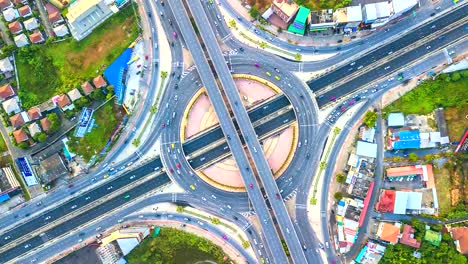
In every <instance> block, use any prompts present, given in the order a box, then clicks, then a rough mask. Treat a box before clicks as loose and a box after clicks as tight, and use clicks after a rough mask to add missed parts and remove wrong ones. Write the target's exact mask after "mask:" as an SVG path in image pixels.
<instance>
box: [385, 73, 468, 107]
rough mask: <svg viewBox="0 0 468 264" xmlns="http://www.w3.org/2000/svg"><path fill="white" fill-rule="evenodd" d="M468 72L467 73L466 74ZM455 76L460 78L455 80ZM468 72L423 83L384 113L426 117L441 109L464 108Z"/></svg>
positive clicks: (467, 96) (442, 76)
mask: <svg viewBox="0 0 468 264" xmlns="http://www.w3.org/2000/svg"><path fill="white" fill-rule="evenodd" d="M465 72H466V73H465ZM454 76H458V77H457V78H454ZM467 98H468V71H461V72H455V73H452V74H450V75H446V74H441V75H439V77H438V78H437V79H436V80H433V81H432V80H429V81H425V82H422V83H421V84H420V85H419V86H418V87H416V88H415V89H413V90H412V91H410V92H408V93H406V94H405V95H403V96H402V97H401V98H399V99H398V100H396V101H395V102H393V103H392V104H390V105H389V106H387V107H385V109H384V112H385V113H390V112H403V113H404V114H405V115H408V114H421V115H425V114H428V113H431V112H432V111H434V109H436V108H439V107H444V108H448V107H455V108H458V109H460V108H463V107H466V105H467V104H468V101H467Z"/></svg>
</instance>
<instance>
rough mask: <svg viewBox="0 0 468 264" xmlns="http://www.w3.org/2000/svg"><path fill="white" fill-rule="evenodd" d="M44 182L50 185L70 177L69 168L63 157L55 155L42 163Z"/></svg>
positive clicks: (41, 175)
mask: <svg viewBox="0 0 468 264" xmlns="http://www.w3.org/2000/svg"><path fill="white" fill-rule="evenodd" d="M40 167H41V174H40V177H41V179H42V182H44V183H49V182H52V181H54V180H56V179H58V178H60V177H65V176H67V175H68V168H67V166H66V165H65V162H64V161H63V159H62V157H61V156H60V155H59V154H58V153H55V154H53V155H52V156H50V157H47V158H45V159H44V160H42V161H41V162H40Z"/></svg>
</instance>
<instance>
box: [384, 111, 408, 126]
mask: <svg viewBox="0 0 468 264" xmlns="http://www.w3.org/2000/svg"><path fill="white" fill-rule="evenodd" d="M387 120H388V126H389V127H402V126H404V125H405V116H404V115H403V113H390V114H389V115H388V119H387Z"/></svg>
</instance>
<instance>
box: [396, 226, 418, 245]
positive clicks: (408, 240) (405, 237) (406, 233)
mask: <svg viewBox="0 0 468 264" xmlns="http://www.w3.org/2000/svg"><path fill="white" fill-rule="evenodd" d="M400 243H402V244H403V245H407V246H410V247H414V248H419V247H421V241H418V240H416V239H415V238H414V228H413V227H412V226H410V225H406V224H405V225H404V226H403V233H402V235H401V238H400Z"/></svg>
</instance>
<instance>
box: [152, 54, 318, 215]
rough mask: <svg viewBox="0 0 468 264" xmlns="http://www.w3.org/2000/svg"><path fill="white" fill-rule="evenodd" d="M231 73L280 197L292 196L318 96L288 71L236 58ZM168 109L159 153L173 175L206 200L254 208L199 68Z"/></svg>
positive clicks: (243, 209) (305, 157)
mask: <svg viewBox="0 0 468 264" xmlns="http://www.w3.org/2000/svg"><path fill="white" fill-rule="evenodd" d="M275 71H277V72H275ZM232 72H233V75H232V76H233V79H234V81H235V83H236V86H237V88H238V90H239V92H240V94H241V97H242V98H243V104H244V106H245V107H246V108H247V110H248V112H249V117H250V119H251V121H252V125H253V126H254V127H255V131H256V133H257V136H258V137H259V141H260V142H262V148H263V149H262V151H263V153H264V155H265V156H266V158H267V161H268V164H269V165H270V168H271V169H272V172H273V174H274V177H275V180H276V182H277V184H278V188H279V189H280V190H281V195H282V196H283V197H284V199H285V200H287V199H290V198H291V197H292V196H294V195H295V193H296V192H297V185H298V184H299V183H300V182H301V179H300V177H294V175H299V169H297V168H301V166H302V165H303V164H304V163H305V162H307V160H308V158H309V156H310V152H311V150H310V149H308V148H307V145H308V144H309V142H307V140H306V139H307V138H312V137H313V135H314V133H315V125H313V124H317V123H318V120H317V117H316V114H315V112H316V109H317V108H316V105H315V100H313V99H312V98H311V96H310V95H309V92H308V89H307V87H306V86H305V85H304V84H303V83H302V82H301V81H300V80H298V79H297V78H296V77H295V76H294V75H292V74H290V73H289V72H287V71H286V70H284V71H283V69H277V68H274V67H272V66H269V65H261V66H260V67H256V66H255V63H254V62H252V61H251V60H249V59H247V58H241V57H238V58H236V63H235V64H233V65H232ZM267 72H268V73H271V72H273V73H275V74H274V75H268V74H266V73H267ZM275 76H278V77H279V76H280V77H281V78H278V79H279V80H278V79H276V78H275ZM166 107H167V108H168V109H167V110H166V111H165V112H166V113H172V114H168V116H167V117H164V118H163V120H169V122H167V121H166V122H165V124H167V123H169V125H166V126H165V128H164V129H163V132H162V135H161V157H162V162H163V165H164V167H165V168H166V172H167V173H168V175H169V176H170V177H171V179H173V180H174V181H175V182H177V183H178V185H179V186H180V187H182V188H183V189H184V190H185V191H187V192H190V193H193V194H195V195H199V196H201V198H202V199H205V200H206V199H212V200H219V201H223V202H224V206H222V205H220V206H221V208H222V207H226V208H235V209H236V210H238V211H241V212H246V211H250V207H249V202H248V198H247V194H246V193H245V191H246V188H247V187H248V186H249V184H248V183H244V182H243V181H242V179H241V177H240V175H239V171H238V169H237V165H236V163H235V161H234V160H233V159H232V157H231V154H230V151H229V148H228V147H227V144H226V140H225V138H224V134H223V133H222V131H221V129H220V128H219V126H218V121H217V117H216V114H215V113H214V110H213V109H212V106H211V103H210V101H209V98H208V96H207V95H206V92H205V90H204V87H203V85H202V84H201V81H200V80H199V76H198V73H197V72H196V70H193V71H190V72H188V73H187V74H186V75H185V76H184V78H182V79H181V80H180V84H179V88H178V92H177V95H174V97H173V98H172V100H171V103H170V104H169V105H166ZM173 117H174V118H173ZM305 124H307V125H305ZM311 124H312V125H311ZM301 146H302V147H301ZM259 151H260V150H259Z"/></svg>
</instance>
